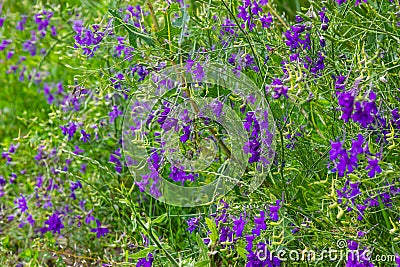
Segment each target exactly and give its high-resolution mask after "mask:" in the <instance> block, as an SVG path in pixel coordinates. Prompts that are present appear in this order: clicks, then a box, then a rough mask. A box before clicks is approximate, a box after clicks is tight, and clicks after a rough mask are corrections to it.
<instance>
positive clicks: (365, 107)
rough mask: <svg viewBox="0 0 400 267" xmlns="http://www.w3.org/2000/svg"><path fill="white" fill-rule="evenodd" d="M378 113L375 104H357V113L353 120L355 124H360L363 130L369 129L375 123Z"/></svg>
mask: <svg viewBox="0 0 400 267" xmlns="http://www.w3.org/2000/svg"><path fill="white" fill-rule="evenodd" d="M377 112H378V110H377V108H376V105H375V102H362V103H360V102H357V103H356V106H355V112H354V114H353V115H352V117H351V118H352V119H353V120H354V121H355V122H359V123H360V124H361V126H362V127H363V128H367V126H368V125H369V124H371V123H372V122H373V121H374V116H375V115H376V114H377Z"/></svg>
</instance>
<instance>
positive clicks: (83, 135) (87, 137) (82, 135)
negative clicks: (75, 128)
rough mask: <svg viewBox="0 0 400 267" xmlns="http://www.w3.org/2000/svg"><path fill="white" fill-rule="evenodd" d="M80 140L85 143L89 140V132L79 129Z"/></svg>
mask: <svg viewBox="0 0 400 267" xmlns="http://www.w3.org/2000/svg"><path fill="white" fill-rule="evenodd" d="M81 140H82V141H83V142H84V143H86V142H88V141H90V134H88V133H86V132H85V130H83V129H82V130H81Z"/></svg>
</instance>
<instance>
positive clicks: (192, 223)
mask: <svg viewBox="0 0 400 267" xmlns="http://www.w3.org/2000/svg"><path fill="white" fill-rule="evenodd" d="M199 221H200V217H194V218H190V219H189V220H187V221H186V222H187V224H188V228H187V229H186V230H187V231H189V233H193V231H194V230H196V228H197V227H198V225H199Z"/></svg>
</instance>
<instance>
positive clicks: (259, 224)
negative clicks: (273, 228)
mask: <svg viewBox="0 0 400 267" xmlns="http://www.w3.org/2000/svg"><path fill="white" fill-rule="evenodd" d="M266 229H267V225H266V224H265V212H264V211H263V210H262V211H260V217H256V218H254V229H253V230H252V231H251V232H252V234H253V235H257V236H260V234H261V230H266Z"/></svg>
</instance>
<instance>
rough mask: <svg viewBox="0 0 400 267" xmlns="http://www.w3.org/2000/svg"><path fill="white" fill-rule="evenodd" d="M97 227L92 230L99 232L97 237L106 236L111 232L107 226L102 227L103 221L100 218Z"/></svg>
mask: <svg viewBox="0 0 400 267" xmlns="http://www.w3.org/2000/svg"><path fill="white" fill-rule="evenodd" d="M96 225H97V228H92V229H91V230H90V231H91V232H92V233H97V238H100V237H102V236H105V235H106V234H108V233H109V230H108V229H107V228H106V227H101V223H100V221H99V220H96Z"/></svg>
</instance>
